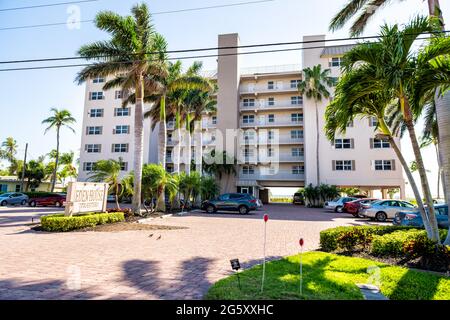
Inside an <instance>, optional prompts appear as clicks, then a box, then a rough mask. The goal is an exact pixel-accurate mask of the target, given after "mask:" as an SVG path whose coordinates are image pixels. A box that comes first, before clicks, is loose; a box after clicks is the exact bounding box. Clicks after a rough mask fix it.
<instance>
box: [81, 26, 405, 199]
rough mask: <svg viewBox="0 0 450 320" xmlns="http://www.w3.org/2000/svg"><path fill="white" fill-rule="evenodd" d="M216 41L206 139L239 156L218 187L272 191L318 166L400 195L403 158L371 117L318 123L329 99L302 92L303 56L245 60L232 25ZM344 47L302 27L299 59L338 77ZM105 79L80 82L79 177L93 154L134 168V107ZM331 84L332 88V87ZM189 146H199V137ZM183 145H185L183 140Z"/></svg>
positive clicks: (346, 181) (313, 173)
mask: <svg viewBox="0 0 450 320" xmlns="http://www.w3.org/2000/svg"><path fill="white" fill-rule="evenodd" d="M219 48H224V49H220V50H219V57H218V60H217V62H218V66H217V71H216V72H214V76H212V79H213V80H214V81H216V83H217V85H218V88H219V90H218V92H217V112H216V113H214V114H204V115H203V117H202V130H203V137H202V141H203V142H202V145H203V148H205V149H208V150H209V149H212V148H216V150H220V149H221V150H225V151H227V154H228V155H234V157H235V158H237V159H238V164H237V167H236V171H237V174H236V175H230V176H228V177H225V178H223V179H221V181H220V183H221V188H222V191H223V192H232V191H238V192H248V193H252V194H254V195H255V196H258V197H260V198H262V199H263V200H268V196H269V192H268V188H270V187H302V186H305V185H308V184H310V183H311V184H313V185H315V184H317V183H318V181H317V179H318V176H319V177H320V183H327V184H333V185H338V186H342V187H359V188H361V189H363V190H367V191H369V192H370V193H371V192H372V191H373V190H381V191H382V193H383V195H384V196H386V192H387V190H388V189H390V188H399V189H400V193H401V196H402V197H404V194H405V185H404V179H403V176H402V170H401V167H400V165H399V163H398V160H397V158H396V156H395V154H394V152H393V150H392V148H391V147H390V145H389V143H386V142H383V141H380V140H377V139H376V138H375V135H376V132H375V128H376V122H375V120H374V119H371V118H361V119H355V121H354V122H353V124H351V125H350V126H349V127H348V129H347V131H346V134H345V135H338V136H337V137H336V140H335V141H332V142H330V141H328V140H327V138H326V137H325V134H324V130H323V128H324V122H325V119H324V113H325V108H326V106H327V104H328V103H329V100H328V99H323V100H322V101H318V102H316V101H314V100H311V99H307V98H306V97H303V96H302V95H300V94H299V92H298V83H299V82H300V81H301V80H302V72H301V67H300V66H299V65H298V66H275V67H262V68H250V69H241V68H240V61H239V60H240V55H239V50H240V49H239V37H238V35H237V34H225V35H219ZM350 48H351V46H349V45H344V46H325V36H310V37H304V48H303V50H302V66H303V68H306V67H313V66H314V65H317V64H321V65H322V67H323V69H326V68H329V69H331V76H332V77H335V78H338V77H339V74H340V63H341V57H342V56H343V55H344V54H345V52H347V51H348V50H349V49H350ZM104 81H105V79H93V80H91V81H90V82H89V83H88V84H87V87H86V103H85V113H84V118H83V126H84V130H85V131H84V134H83V137H82V146H81V156H80V179H83V180H84V179H86V178H87V177H88V172H89V170H91V168H92V164H93V163H94V162H95V161H97V160H99V159H108V158H116V159H117V158H119V156H120V157H121V158H122V159H123V162H124V168H123V169H124V173H125V172H127V171H130V170H132V169H133V168H132V156H133V152H132V151H133V135H132V134H131V132H132V130H133V107H132V106H131V107H130V108H129V109H123V108H122V107H121V102H122V100H121V99H122V94H121V92H120V91H117V90H111V91H107V92H103V91H102V89H101V88H102V85H103V82H104ZM330 91H331V93H333V88H330ZM316 108H317V112H318V124H319V126H318V128H317V127H316ZM167 128H168V137H167V155H166V162H167V169H168V171H173V168H174V166H173V162H174V157H173V154H174V145H175V144H174V142H173V140H174V132H173V129H174V123H173V121H172V120H169V121H168V123H167ZM157 132H158V128H157V127H156V129H155V130H154V131H153V132H152V131H151V130H150V122H149V120H146V125H145V137H146V141H145V150H146V152H145V161H146V162H158V159H157V142H158V139H157ZM317 133H318V135H317ZM317 136H318V139H319V152H318V153H319V157H318V158H317V156H316V154H317V150H316V146H317ZM398 142H399V141H398ZM192 147H193V149H194V150H195V148H196V146H195V143H194V145H193V146H192ZM181 149H182V154H183V153H184V152H185V151H186V147H185V146H182V147H181ZM192 154H194V152H192ZM183 168H184V166H182V169H183ZM318 173H319V174H318Z"/></svg>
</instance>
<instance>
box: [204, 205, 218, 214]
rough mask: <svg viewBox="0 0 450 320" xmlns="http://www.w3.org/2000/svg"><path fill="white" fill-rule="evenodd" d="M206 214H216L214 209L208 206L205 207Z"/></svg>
mask: <svg viewBox="0 0 450 320" xmlns="http://www.w3.org/2000/svg"><path fill="white" fill-rule="evenodd" d="M206 212H208V213H214V212H216V208H214V206H213V205H211V204H210V205H209V206H207V207H206Z"/></svg>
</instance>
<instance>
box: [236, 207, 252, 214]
mask: <svg viewBox="0 0 450 320" xmlns="http://www.w3.org/2000/svg"><path fill="white" fill-rule="evenodd" d="M238 210H239V213H240V214H247V213H248V212H249V211H250V210H249V209H248V208H247V207H246V206H240V207H239V208H238Z"/></svg>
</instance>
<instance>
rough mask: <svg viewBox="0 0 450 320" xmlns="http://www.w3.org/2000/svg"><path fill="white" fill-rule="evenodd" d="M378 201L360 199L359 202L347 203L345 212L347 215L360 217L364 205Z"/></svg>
mask: <svg viewBox="0 0 450 320" xmlns="http://www.w3.org/2000/svg"><path fill="white" fill-rule="evenodd" d="M378 200H379V199H372V198H366V199H358V200H353V201H350V202H346V203H344V209H343V211H344V212H346V213H350V214H351V215H353V216H354V217H359V211H360V210H361V207H362V206H363V205H364V204H370V203H372V202H375V201H378Z"/></svg>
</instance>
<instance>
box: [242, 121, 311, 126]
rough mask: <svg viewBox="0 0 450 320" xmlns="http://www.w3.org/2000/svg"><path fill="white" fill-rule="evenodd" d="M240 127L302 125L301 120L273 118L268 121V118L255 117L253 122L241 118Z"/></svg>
mask: <svg viewBox="0 0 450 320" xmlns="http://www.w3.org/2000/svg"><path fill="white" fill-rule="evenodd" d="M240 125H241V128H255V127H291V126H303V120H301V121H292V120H275V121H269V120H268V119H264V120H262V119H255V121H253V122H244V121H243V120H241V123H240Z"/></svg>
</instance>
